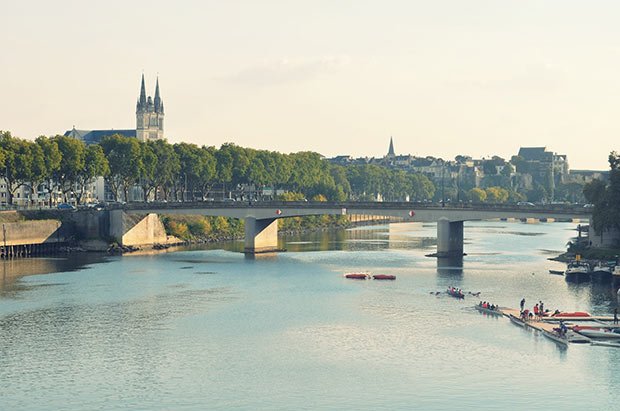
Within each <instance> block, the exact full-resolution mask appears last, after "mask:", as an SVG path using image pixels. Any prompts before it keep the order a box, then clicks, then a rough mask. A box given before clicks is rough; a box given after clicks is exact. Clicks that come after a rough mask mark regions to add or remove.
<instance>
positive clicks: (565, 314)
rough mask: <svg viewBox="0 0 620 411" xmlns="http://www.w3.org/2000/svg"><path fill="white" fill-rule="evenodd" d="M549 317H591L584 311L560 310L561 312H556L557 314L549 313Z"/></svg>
mask: <svg viewBox="0 0 620 411" xmlns="http://www.w3.org/2000/svg"><path fill="white" fill-rule="evenodd" d="M551 317H553V318H556V317H557V318H565V317H570V318H574V317H577V318H579V317H592V315H590V313H589V312H586V311H572V312H561V313H557V314H551Z"/></svg>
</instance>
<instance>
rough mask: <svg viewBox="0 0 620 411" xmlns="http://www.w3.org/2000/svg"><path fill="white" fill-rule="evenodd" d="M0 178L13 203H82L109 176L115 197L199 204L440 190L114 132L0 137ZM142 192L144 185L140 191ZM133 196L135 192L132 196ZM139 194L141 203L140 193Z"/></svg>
mask: <svg viewBox="0 0 620 411" xmlns="http://www.w3.org/2000/svg"><path fill="white" fill-rule="evenodd" d="M0 177H2V178H4V180H5V181H6V183H7V192H8V198H7V202H8V203H9V204H12V202H13V196H14V194H15V192H16V191H17V190H18V189H19V188H20V187H23V186H27V187H29V188H30V190H31V192H39V193H40V192H41V191H43V189H42V188H44V189H45V190H47V192H48V193H50V196H49V198H48V199H49V201H52V196H51V193H60V195H61V197H62V201H73V200H74V201H75V202H77V203H78V204H80V203H82V202H83V200H84V198H85V194H86V193H87V192H88V190H89V186H90V185H92V184H93V182H94V181H95V179H96V178H98V177H104V178H105V180H106V183H107V187H108V189H109V190H110V192H111V193H112V196H113V197H114V199H116V200H119V201H120V200H123V201H129V200H135V199H138V198H139V199H140V200H142V201H147V200H148V199H155V200H166V201H171V200H182V201H185V200H197V199H204V198H207V197H209V196H211V195H212V192H213V190H214V188H215V187H217V188H218V189H221V191H220V193H221V195H224V193H225V192H227V193H230V192H234V191H238V190H241V189H246V188H248V187H254V188H255V190H254V192H253V193H247V195H248V196H253V195H256V193H257V190H256V189H258V188H262V187H270V188H271V190H272V192H275V190H277V189H281V190H286V191H291V192H297V193H300V194H301V197H303V198H313V197H315V196H322V198H325V199H327V200H334V201H342V200H346V199H366V200H370V199H376V198H378V197H379V196H382V197H383V198H384V199H386V200H394V201H396V200H407V199H411V200H420V201H421V200H430V199H432V198H433V196H434V195H435V186H434V185H433V183H432V182H431V181H430V180H429V179H428V178H427V177H426V176H424V175H422V174H419V173H413V172H405V171H400V170H390V169H388V168H385V167H380V166H376V165H362V166H357V165H356V166H348V167H344V166H338V165H333V164H330V163H329V162H327V161H326V160H325V159H323V157H322V156H321V155H320V154H317V153H313V152H298V153H292V154H282V153H278V152H274V151H266V150H254V149H250V148H243V147H239V146H236V145H234V144H224V145H222V146H221V147H220V148H219V149H218V148H215V147H209V146H202V147H201V146H197V145H195V144H188V143H178V144H170V143H168V142H167V141H165V140H154V141H147V142H141V141H138V140H137V139H135V138H128V137H123V136H120V135H113V136H108V137H104V138H103V139H102V140H101V142H100V143H99V144H91V145H87V144H85V143H84V142H83V141H81V140H79V139H76V138H72V137H66V136H54V137H45V136H41V137H39V138H37V139H36V140H35V141H30V140H25V139H20V138H17V137H14V136H12V135H11V133H9V132H0ZM136 188H139V189H138V190H136ZM130 192H132V193H133V194H134V195H131V194H130ZM136 192H138V193H139V195H138V198H136V196H135V193H136Z"/></svg>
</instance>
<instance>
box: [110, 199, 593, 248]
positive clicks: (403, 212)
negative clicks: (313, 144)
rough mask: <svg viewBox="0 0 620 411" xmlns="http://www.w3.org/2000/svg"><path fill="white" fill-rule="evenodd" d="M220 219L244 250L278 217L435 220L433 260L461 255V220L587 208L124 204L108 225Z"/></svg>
mask: <svg viewBox="0 0 620 411" xmlns="http://www.w3.org/2000/svg"><path fill="white" fill-rule="evenodd" d="M123 213H125V214H130V215H131V214H151V213H152V214H179V215H203V216H223V217H232V218H238V219H243V220H244V221H245V251H246V252H247V253H260V252H267V251H274V250H276V249H277V246H278V219H280V218H286V217H303V216H312V215H372V216H384V217H395V218H397V219H399V220H401V221H405V222H407V221H412V222H413V221H415V222H436V223H437V256H439V257H448V256H462V255H463V222H464V221H476V220H491V219H507V218H515V219H538V220H542V219H553V220H564V221H573V220H580V221H583V220H588V221H589V220H590V219H591V215H592V212H591V209H588V208H584V207H580V206H571V205H544V206H543V205H541V206H531V205H524V206H519V205H515V204H509V205H504V204H461V203H458V204H445V206H443V207H442V206H441V205H438V204H431V203H414V202H278V201H270V202H178V203H157V202H154V203H130V204H124V205H122V206H117V207H114V208H112V209H111V210H110V219H111V222H113V221H115V220H116V221H118V220H119V219H121V220H122V214H123Z"/></svg>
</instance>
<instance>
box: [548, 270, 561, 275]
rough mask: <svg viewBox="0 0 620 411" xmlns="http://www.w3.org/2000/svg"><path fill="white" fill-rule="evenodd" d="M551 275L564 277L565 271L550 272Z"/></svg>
mask: <svg viewBox="0 0 620 411" xmlns="http://www.w3.org/2000/svg"><path fill="white" fill-rule="evenodd" d="M549 274H555V275H564V271H562V270H549Z"/></svg>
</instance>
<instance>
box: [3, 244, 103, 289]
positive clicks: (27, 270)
mask: <svg viewBox="0 0 620 411" xmlns="http://www.w3.org/2000/svg"><path fill="white" fill-rule="evenodd" d="M105 260H106V255H104V254H98V253H79V254H71V255H67V256H66V257H43V258H21V259H13V260H0V297H2V296H5V297H11V296H13V297H14V296H15V293H17V292H19V291H23V290H25V289H27V286H26V285H24V284H21V283H20V282H19V279H20V278H21V277H23V276H25V275H38V274H50V273H55V272H59V271H76V270H80V269H83V268H84V267H85V266H86V265H89V264H94V263H99V262H103V261H105Z"/></svg>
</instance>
